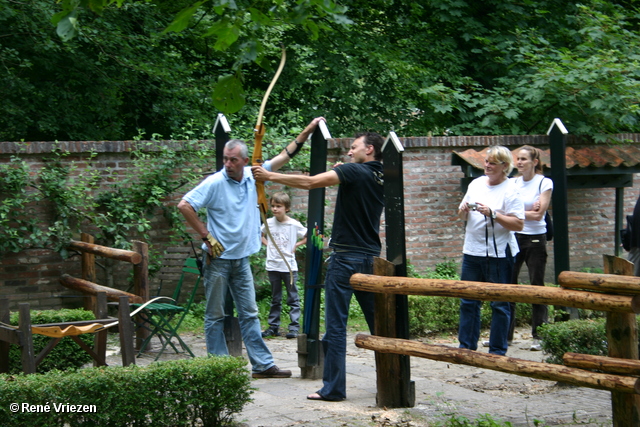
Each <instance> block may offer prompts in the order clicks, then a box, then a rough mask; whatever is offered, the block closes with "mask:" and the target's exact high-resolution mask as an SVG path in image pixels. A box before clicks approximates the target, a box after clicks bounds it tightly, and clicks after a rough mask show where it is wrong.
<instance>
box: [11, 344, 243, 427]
mask: <svg viewBox="0 0 640 427" xmlns="http://www.w3.org/2000/svg"><path fill="white" fill-rule="evenodd" d="M245 365H246V361H245V360H243V359H242V358H234V357H228V356H227V357H220V356H215V357H205V358H194V359H183V360H173V361H166V362H156V363H152V364H150V365H148V366H146V367H139V366H135V365H132V366H128V367H122V366H114V367H97V368H87V369H81V370H78V371H75V372H62V371H50V372H47V373H45V374H31V375H23V374H21V375H16V376H12V375H6V374H5V375H0V419H4V420H8V421H9V422H10V425H11V426H15V427H19V426H25V427H31V426H45V425H46V426H60V427H63V426H65V425H66V426H69V425H71V426H76V425H92V426H95V427H100V426H118V427H120V426H151V425H153V426H172V427H178V426H220V425H225V424H226V423H229V422H231V421H232V417H233V415H234V414H236V413H239V412H240V411H242V408H243V407H244V405H245V404H247V403H248V402H250V401H251V400H252V399H251V398H250V395H251V393H253V390H254V389H253V388H252V387H251V386H250V384H251V379H250V375H249V371H248V370H247V368H246V367H245ZM12 405H13V406H12ZM16 405H17V407H16Z"/></svg>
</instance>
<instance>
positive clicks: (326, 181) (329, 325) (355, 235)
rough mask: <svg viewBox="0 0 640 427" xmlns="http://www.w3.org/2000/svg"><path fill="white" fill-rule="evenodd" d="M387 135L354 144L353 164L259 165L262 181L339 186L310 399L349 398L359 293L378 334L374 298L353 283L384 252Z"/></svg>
mask: <svg viewBox="0 0 640 427" xmlns="http://www.w3.org/2000/svg"><path fill="white" fill-rule="evenodd" d="M383 142H384V140H383V138H382V136H380V135H378V134H377V133H373V132H366V133H360V134H357V135H356V136H355V140H354V141H353V143H352V144H351V148H350V150H349V153H348V155H349V157H351V163H345V164H339V165H336V166H334V168H333V170H330V171H327V172H324V173H321V174H318V175H313V176H308V175H285V174H279V173H275V172H269V171H267V170H265V169H263V168H262V167H259V166H258V167H254V168H252V170H253V175H254V177H255V178H256V180H258V181H273V182H276V183H279V184H284V185H288V186H290V187H295V188H302V189H306V190H311V189H314V188H322V187H330V186H333V185H339V187H338V198H337V201H336V207H335V214H334V219H333V231H332V235H331V241H330V243H329V246H330V247H331V248H332V249H333V253H332V254H331V257H330V262H329V267H328V268H327V274H326V277H325V324H326V331H325V334H324V337H323V338H322V344H323V348H324V352H325V356H324V372H323V376H322V381H323V387H322V388H321V389H320V390H318V391H317V392H316V393H312V394H310V395H309V396H307V399H310V400H327V401H339V400H343V399H345V398H346V397H347V388H346V351H347V348H346V347H347V319H348V317H349V303H350V301H351V296H352V295H354V294H355V296H356V299H357V300H358V303H359V304H360V307H361V308H362V312H363V313H364V316H365V319H366V321H367V324H368V326H369V330H370V332H371V333H373V305H374V296H373V294H372V293H370V292H362V291H354V290H353V288H352V287H351V285H350V284H349V279H350V278H351V275H353V274H355V273H365V274H371V273H373V257H374V256H378V255H379V254H380V248H381V245H380V237H379V235H378V233H379V231H380V216H381V215H382V209H383V207H384V191H383V184H384V180H383V173H382V163H381V160H382V143H383Z"/></svg>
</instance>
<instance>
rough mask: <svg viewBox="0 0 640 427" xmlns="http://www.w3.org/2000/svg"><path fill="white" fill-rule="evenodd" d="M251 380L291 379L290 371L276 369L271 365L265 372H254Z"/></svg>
mask: <svg viewBox="0 0 640 427" xmlns="http://www.w3.org/2000/svg"><path fill="white" fill-rule="evenodd" d="M251 377H252V378H289V377H291V371H288V370H284V369H280V368H278V367H277V366H276V365H273V366H272V367H270V368H269V369H267V370H266V371H262V372H254V373H253V374H251Z"/></svg>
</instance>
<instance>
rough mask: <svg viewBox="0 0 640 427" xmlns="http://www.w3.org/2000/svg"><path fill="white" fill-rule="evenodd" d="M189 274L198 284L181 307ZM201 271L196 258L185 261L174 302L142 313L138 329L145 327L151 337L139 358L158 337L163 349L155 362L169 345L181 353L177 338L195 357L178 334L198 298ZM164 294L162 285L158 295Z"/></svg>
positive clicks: (155, 306) (158, 304)
mask: <svg viewBox="0 0 640 427" xmlns="http://www.w3.org/2000/svg"><path fill="white" fill-rule="evenodd" d="M188 274H195V275H196V276H197V279H196V282H195V284H194V286H193V290H192V291H191V293H190V294H189V298H188V299H187V302H186V304H184V305H180V304H179V300H180V291H181V290H182V285H183V282H184V280H185V277H186V276H187V275H188ZM201 278H202V277H201V275H200V270H199V269H198V266H197V263H196V259H195V258H187V259H185V261H184V264H183V267H182V273H181V274H180V278H179V279H178V283H177V285H176V288H175V290H174V292H173V296H172V298H168V297H166V298H167V299H171V300H173V302H170V303H152V304H149V305H147V306H146V307H145V308H144V309H143V310H142V311H141V312H140V313H139V315H140V319H139V321H138V322H137V325H138V327H143V328H146V329H148V330H149V332H150V333H149V336H148V337H147V338H146V339H145V340H144V341H143V342H142V344H141V345H140V350H139V351H138V357H140V355H141V354H142V353H143V352H144V351H145V349H146V348H147V346H148V345H149V343H150V342H151V339H152V338H153V337H155V336H157V337H158V338H159V339H160V342H161V343H162V347H161V348H160V351H159V352H158V355H157V356H156V358H155V360H158V359H159V358H160V356H161V355H162V353H163V352H164V350H165V349H166V348H167V345H170V346H171V347H172V348H173V350H174V351H175V352H176V353H180V351H179V350H178V348H177V347H176V346H175V345H174V343H173V342H172V340H173V339H174V338H175V339H176V340H177V341H178V342H179V343H180V346H181V347H182V349H183V350H184V351H186V352H187V353H189V354H190V355H191V357H195V355H194V354H193V352H192V351H191V349H190V348H189V346H188V345H187V344H186V343H185V342H184V341H183V340H182V338H181V337H180V335H179V334H178V329H179V328H180V325H181V324H182V321H183V320H184V318H185V316H186V315H187V313H188V312H189V308H191V305H192V304H193V301H194V299H195V296H196V292H197V290H198V285H199V284H200V280H201ZM161 292H162V284H161V286H160V288H159V289H158V294H160V293H161ZM140 305H141V304H131V306H132V307H138V306H140Z"/></svg>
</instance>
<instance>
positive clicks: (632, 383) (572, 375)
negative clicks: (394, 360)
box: [355, 334, 640, 394]
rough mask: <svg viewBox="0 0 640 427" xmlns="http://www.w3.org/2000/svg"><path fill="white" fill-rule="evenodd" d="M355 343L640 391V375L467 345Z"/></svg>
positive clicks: (362, 337) (359, 339)
mask: <svg viewBox="0 0 640 427" xmlns="http://www.w3.org/2000/svg"><path fill="white" fill-rule="evenodd" d="M355 344H356V347H359V348H365V349H368V350H374V351H377V352H382V353H395V354H406V355H408V356H416V357H422V358H426V359H432V360H438V361H441V362H448V363H455V364H461V365H469V366H476V367H479V368H486V369H491V370H494V371H500V372H506V373H509V374H515V375H520V376H525V377H532V378H538V379H542V380H547V381H562V382H565V383H569V384H574V385H577V386H581V387H589V388H595V389H599V390H608V391H619V392H623V393H636V394H638V393H640V380H639V379H638V378H634V377H624V376H619V375H612V374H601V373H596V372H591V371H584V370H582V369H576V368H570V367H567V366H564V365H553V364H550V363H543V362H533V361H530V360H524V359H516V358H514V357H507V356H499V355H497V354H489V353H480V352H478V351H474V350H469V349H466V348H453V347H447V346H443V345H432V344H424V343H421V342H417V341H411V340H403V339H398V338H384V337H377V336H373V335H366V334H358V335H356V339H355Z"/></svg>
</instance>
